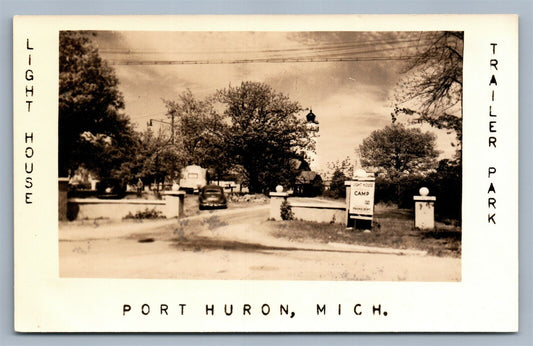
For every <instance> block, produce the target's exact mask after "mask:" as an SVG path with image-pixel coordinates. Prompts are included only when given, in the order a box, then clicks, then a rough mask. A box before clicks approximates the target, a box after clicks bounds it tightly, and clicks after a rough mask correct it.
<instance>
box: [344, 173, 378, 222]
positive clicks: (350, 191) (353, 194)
mask: <svg viewBox="0 0 533 346" xmlns="http://www.w3.org/2000/svg"><path fill="white" fill-rule="evenodd" d="M375 180H376V178H375V177H374V173H367V172H365V171H364V170H362V169H359V170H357V171H356V172H355V173H354V177H353V180H348V181H346V182H345V183H344V184H345V186H346V227H348V228H363V229H371V228H372V219H373V216H374V190H375Z"/></svg>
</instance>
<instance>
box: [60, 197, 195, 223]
mask: <svg viewBox="0 0 533 346" xmlns="http://www.w3.org/2000/svg"><path fill="white" fill-rule="evenodd" d="M184 198H185V193H183V192H174V191H173V192H170V193H166V194H165V195H164V197H163V200H149V199H146V200H143V199H98V198H69V199H68V206H67V213H66V214H67V217H68V219H69V220H71V221H72V220H83V219H100V218H104V219H113V220H121V219H122V218H124V217H125V216H126V215H128V214H129V213H131V214H133V215H135V214H136V213H137V212H142V211H145V210H146V209H148V210H154V209H155V210H157V211H159V212H161V215H162V216H165V217H166V218H173V217H181V216H182V215H183V201H184Z"/></svg>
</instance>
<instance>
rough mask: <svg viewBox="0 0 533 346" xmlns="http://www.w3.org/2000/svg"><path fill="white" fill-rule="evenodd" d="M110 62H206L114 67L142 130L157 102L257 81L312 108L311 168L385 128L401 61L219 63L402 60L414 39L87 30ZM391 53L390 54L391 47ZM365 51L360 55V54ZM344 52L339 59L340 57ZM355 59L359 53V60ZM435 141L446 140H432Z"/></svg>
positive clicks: (157, 110)
mask: <svg viewBox="0 0 533 346" xmlns="http://www.w3.org/2000/svg"><path fill="white" fill-rule="evenodd" d="M91 37H92V39H93V40H94V41H95V42H97V44H98V47H99V49H100V51H101V54H102V56H103V57H104V58H105V59H107V60H109V61H112V60H118V61H124V60H169V61H196V62H206V61H209V62H211V63H209V64H174V65H113V67H114V68H115V70H116V73H117V76H118V78H119V80H120V90H121V91H122V93H123V94H124V98H125V104H126V112H127V114H128V115H130V117H131V119H132V121H133V122H135V123H137V124H139V127H141V129H142V126H144V124H145V122H146V121H147V120H148V119H149V118H150V117H152V118H160V119H161V118H163V117H164V114H165V111H166V109H165V106H164V103H163V102H162V99H176V98H177V96H178V95H179V94H180V93H181V92H183V91H184V90H186V89H190V90H191V91H192V93H193V94H194V95H195V96H196V97H199V98H203V97H206V96H209V95H211V94H213V93H214V92H216V90H219V89H223V88H225V87H227V86H228V85H230V84H231V85H238V84H240V83H241V82H242V81H246V80H251V81H260V82H265V83H267V84H269V85H271V86H272V87H273V88H274V89H275V90H277V91H279V92H282V93H284V94H286V95H288V96H289V97H290V98H291V99H292V100H293V101H298V102H299V103H300V104H301V105H302V106H303V107H312V108H313V112H314V113H316V114H317V116H318V121H319V122H320V137H319V139H318V144H317V164H318V165H319V166H321V167H325V164H326V163H327V162H328V161H335V160H337V159H343V158H345V157H346V156H353V153H354V149H355V148H356V147H357V146H358V145H359V144H360V143H361V141H362V139H363V138H365V137H367V136H368V135H369V134H370V133H371V132H372V131H374V130H376V129H379V128H382V127H384V126H386V125H388V124H390V120H391V119H390V112H391V109H390V102H389V101H388V100H389V98H390V96H391V95H392V93H393V90H394V87H395V85H396V83H397V81H398V79H399V77H400V70H401V68H402V62H401V61H394V60H390V61H335V62H331V61H329V62H283V61H279V60H276V61H278V62H277V63H272V62H262V63H227V64H215V63H213V62H217V61H220V60H224V61H226V62H228V61H232V60H233V61H237V60H242V59H252V60H253V59H265V58H268V59H280V58H284V57H288V58H291V57H292V58H294V57H299V58H302V57H304V58H305V57H310V58H313V57H316V58H318V57H324V56H344V55H345V54H348V55H347V56H349V54H356V55H358V56H366V57H372V56H376V55H387V54H396V55H398V54H400V55H401V54H406V52H407V50H408V49H409V48H405V49H403V48H402V49H400V50H397V49H395V48H394V47H398V42H400V41H401V42H406V43H402V44H401V45H400V46H405V47H408V45H410V44H413V43H410V42H411V41H412V40H415V39H416V38H417V37H420V33H408V32H142V31H138V32H137V31H136V32H110V31H108V32H94V33H91ZM393 48H394V49H393ZM365 52H366V53H365ZM343 54H344V55H343ZM361 54H362V55H361ZM439 142H442V143H445V142H446V139H445V138H444V137H443V139H441V138H440V137H439Z"/></svg>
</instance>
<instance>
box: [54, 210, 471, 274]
mask: <svg viewBox="0 0 533 346" xmlns="http://www.w3.org/2000/svg"><path fill="white" fill-rule="evenodd" d="M267 217H268V206H264V205H260V206H254V207H251V208H246V209H234V210H231V209H230V210H221V211H214V212H210V211H203V212H201V213H199V214H198V215H195V216H192V217H188V218H185V219H180V220H164V221H151V222H143V223H127V222H121V223H117V224H106V225H99V226H98V227H96V226H95V225H94V224H91V223H89V224H85V225H80V224H77V225H72V224H63V225H61V226H60V230H59V238H60V239H59V259H60V275H61V276H62V277H101V278H160V279H171V278H176V279H233V280H235V279H237V280H238V279H243V280H379V281H399V280H407V281H458V280H460V279H461V262H460V259H457V258H448V257H432V256H423V255H420V254H419V253H417V252H409V251H407V252H406V251H404V252H402V253H401V254H398V251H391V250H389V249H375V248H363V247H357V246H353V245H346V244H319V243H313V242H308V243H302V242H295V241H289V240H283V239H279V238H275V237H273V236H272V235H271V234H270V233H269V232H270V231H271V229H270V225H269V224H268V221H265V220H266V219H267Z"/></svg>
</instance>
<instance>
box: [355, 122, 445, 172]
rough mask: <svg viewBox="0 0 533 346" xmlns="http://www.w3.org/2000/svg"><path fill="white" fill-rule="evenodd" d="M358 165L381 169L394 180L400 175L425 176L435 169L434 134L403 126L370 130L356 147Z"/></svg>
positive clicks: (394, 125)
mask: <svg viewBox="0 0 533 346" xmlns="http://www.w3.org/2000/svg"><path fill="white" fill-rule="evenodd" d="M359 149H360V153H361V163H362V165H363V166H365V167H374V168H379V169H381V170H382V171H383V172H384V173H386V174H387V176H389V177H391V178H394V177H399V176H400V175H402V174H408V175H409V174H425V173H427V172H429V171H430V170H431V169H433V168H435V166H436V161H435V160H436V158H437V156H438V152H437V150H435V135H433V134H432V133H430V132H425V133H424V132H422V131H420V129H418V128H407V127H405V126H404V125H402V124H393V125H389V126H386V127H385V128H383V129H381V130H376V131H373V132H372V133H371V134H370V136H368V137H367V138H365V139H364V140H363V143H362V144H361V145H360V146H359Z"/></svg>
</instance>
